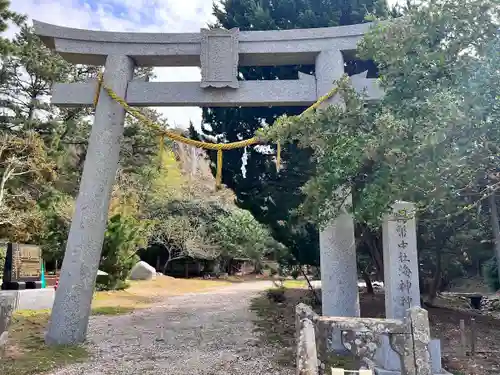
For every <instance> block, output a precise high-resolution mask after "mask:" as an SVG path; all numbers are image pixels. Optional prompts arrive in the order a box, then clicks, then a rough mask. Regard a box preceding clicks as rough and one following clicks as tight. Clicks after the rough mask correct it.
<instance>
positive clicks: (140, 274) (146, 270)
mask: <svg viewBox="0 0 500 375" xmlns="http://www.w3.org/2000/svg"><path fill="white" fill-rule="evenodd" d="M129 279H130V280H155V279H156V270H155V268H154V267H152V266H150V265H149V264H147V263H146V262H143V261H142V260H141V261H140V262H138V263H137V264H136V265H135V266H134V267H132V271H130V277H129Z"/></svg>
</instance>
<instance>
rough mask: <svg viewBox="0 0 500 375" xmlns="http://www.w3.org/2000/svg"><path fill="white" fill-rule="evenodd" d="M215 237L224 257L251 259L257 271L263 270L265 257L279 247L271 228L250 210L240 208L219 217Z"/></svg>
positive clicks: (214, 230) (215, 227)
mask: <svg viewBox="0 0 500 375" xmlns="http://www.w3.org/2000/svg"><path fill="white" fill-rule="evenodd" d="M213 239H214V243H216V244H217V245H218V246H219V247H220V248H221V250H222V254H221V255H222V257H225V258H229V259H230V258H248V259H251V260H252V261H253V262H254V264H255V269H256V271H260V270H261V268H262V261H263V259H264V257H265V256H268V255H270V254H272V253H274V252H275V251H276V250H277V249H278V248H279V244H278V243H277V242H276V241H275V240H274V239H273V237H272V236H271V233H270V232H269V230H268V229H267V228H266V227H265V226H264V225H262V224H260V223H259V222H258V221H257V220H255V218H254V217H253V216H252V214H251V213H250V212H248V211H246V210H240V209H235V210H233V211H232V212H231V214H230V215H221V216H219V217H218V218H217V221H216V222H215V226H214V229H213Z"/></svg>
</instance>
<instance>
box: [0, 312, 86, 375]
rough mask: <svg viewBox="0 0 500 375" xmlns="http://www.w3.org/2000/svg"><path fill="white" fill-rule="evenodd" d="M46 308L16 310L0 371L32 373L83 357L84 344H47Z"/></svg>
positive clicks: (47, 318) (84, 355)
mask: <svg viewBox="0 0 500 375" xmlns="http://www.w3.org/2000/svg"><path fill="white" fill-rule="evenodd" d="M48 320H49V312H48V311H19V312H16V313H15V314H14V316H13V317H12V322H11V326H10V328H9V345H8V347H7V348H6V351H5V353H4V356H3V357H2V358H0V374H15V375H34V374H39V373H44V372H48V371H50V370H53V369H55V368H58V367H60V366H64V365H68V364H71V363H75V362H79V361H83V360H85V359H86V358H87V357H88V352H87V350H86V349H85V348H84V347H83V346H51V347H49V346H46V345H45V343H44V337H43V335H44V331H45V329H46V327H47V322H48Z"/></svg>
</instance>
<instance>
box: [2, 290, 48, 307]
mask: <svg viewBox="0 0 500 375" xmlns="http://www.w3.org/2000/svg"><path fill="white" fill-rule="evenodd" d="M55 293H56V292H55V290H54V288H45V289H25V290H3V291H1V292H0V295H5V294H11V295H14V297H15V298H16V302H15V307H14V310H46V309H52V305H53V304H54V297H55Z"/></svg>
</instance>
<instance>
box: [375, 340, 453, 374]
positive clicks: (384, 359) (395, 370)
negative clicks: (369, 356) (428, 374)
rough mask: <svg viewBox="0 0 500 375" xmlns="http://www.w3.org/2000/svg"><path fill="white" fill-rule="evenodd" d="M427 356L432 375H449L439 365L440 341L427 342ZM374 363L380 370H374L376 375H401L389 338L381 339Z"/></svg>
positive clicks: (398, 362) (397, 357)
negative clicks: (428, 356)
mask: <svg viewBox="0 0 500 375" xmlns="http://www.w3.org/2000/svg"><path fill="white" fill-rule="evenodd" d="M429 354H430V359H431V368H432V373H433V375H441V374H449V373H448V372H447V371H445V370H443V368H442V365H441V341H440V340H437V339H433V340H431V341H430V342H429ZM375 363H377V364H378V365H380V368H378V367H377V368H375V373H376V374H377V375H401V370H400V368H401V365H400V359H399V356H398V355H397V354H396V352H394V351H393V350H392V348H391V346H390V344H389V337H387V336H382V337H381V345H380V348H379V349H378V350H377V352H376V355H375Z"/></svg>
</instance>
